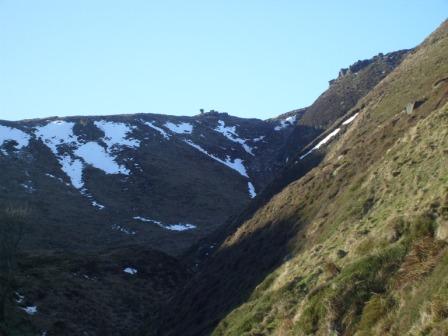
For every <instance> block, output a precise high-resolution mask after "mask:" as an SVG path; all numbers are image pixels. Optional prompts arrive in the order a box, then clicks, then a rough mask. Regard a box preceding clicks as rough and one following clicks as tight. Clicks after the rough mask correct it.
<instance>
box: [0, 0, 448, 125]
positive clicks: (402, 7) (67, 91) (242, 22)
mask: <svg viewBox="0 0 448 336" xmlns="http://www.w3.org/2000/svg"><path fill="white" fill-rule="evenodd" d="M447 13H448V0H426V1H422V0H406V1H404V0H394V1H390V0H388V1H386V0H377V1H373V2H360V1H354V0H348V1H333V0H313V1H300V0H296V1H293V0H270V1H266V0H223V1H218V0H216V1H214V0H203V1H202V0H190V1H185V0H164V1H151V0H146V1H144V0H126V1H125V0H122V1H114V0H107V1H106V0H104V1H103V0H95V1H94V0H76V1H75V0H72V1H69V0H67V1H60V0H39V1H36V0H27V1H25V0H0V48H1V49H0V51H1V52H0V77H1V80H0V119H9V120H18V119H24V118H35V117H47V116H55V115H58V116H66V115H100V114H117V113H137V112H151V113H162V114H175V115H194V114H197V113H198V110H199V108H204V109H206V110H209V109H216V110H219V111H226V112H229V113H231V114H234V115H238V116H242V117H256V118H262V119H265V118H269V117H273V116H275V115H278V114H280V113H284V112H287V111H289V110H292V109H295V108H299V107H304V106H307V105H309V104H311V103H312V102H313V101H314V100H315V99H316V98H317V96H318V95H319V94H321V93H322V92H323V91H324V90H325V89H326V88H327V86H328V80H330V79H332V78H334V77H336V76H337V73H338V70H339V69H340V68H342V67H347V66H348V65H350V64H351V63H353V62H355V61H356V60H358V59H364V58H370V57H372V56H373V55H375V54H377V53H379V52H384V53H386V52H390V51H394V50H397V49H402V48H410V47H413V46H415V45H417V44H418V43H420V42H421V41H422V40H423V39H424V38H425V37H426V36H427V35H428V34H429V33H430V32H431V31H433V30H434V29H435V28H436V27H437V26H438V25H439V24H440V23H441V22H442V21H443V20H444V19H445V18H446V14H447Z"/></svg>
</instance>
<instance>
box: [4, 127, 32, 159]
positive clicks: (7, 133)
mask: <svg viewBox="0 0 448 336" xmlns="http://www.w3.org/2000/svg"><path fill="white" fill-rule="evenodd" d="M30 138H31V137H30V136H29V135H28V134H26V133H25V132H22V131H21V130H19V129H17V128H12V127H7V126H3V125H0V146H2V145H3V144H4V143H5V142H7V141H15V142H16V143H17V144H16V145H15V148H16V149H17V150H20V149H22V148H25V147H27V146H28V144H29V142H30ZM2 152H3V153H4V154H7V152H6V151H5V150H2Z"/></svg>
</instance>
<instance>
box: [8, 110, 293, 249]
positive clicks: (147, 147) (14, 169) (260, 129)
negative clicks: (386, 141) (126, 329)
mask: <svg viewBox="0 0 448 336" xmlns="http://www.w3.org/2000/svg"><path fill="white" fill-rule="evenodd" d="M294 122H295V120H294V121H291V122H289V121H284V120H279V121H267V122H264V121H261V120H257V119H241V118H235V117H231V116H229V115H228V114H226V113H216V112H212V113H205V114H202V115H199V116H196V117H170V116H161V115H150V114H141V115H131V116H114V117H71V118H52V119H47V120H29V121H21V122H0V146H1V147H0V148H1V153H0V166H1V169H2V173H3V174H2V176H1V177H0V186H1V188H2V190H3V193H2V196H0V197H1V200H0V201H1V202H2V203H5V202H13V201H16V202H19V203H24V202H25V203H28V204H29V207H30V208H31V209H32V210H33V212H34V213H33V223H30V225H29V228H28V229H29V232H28V233H27V234H26V235H25V245H26V246H27V247H29V248H39V249H56V248H63V249H66V250H72V251H76V250H79V249H92V247H108V246H114V245H115V244H117V243H120V242H121V243H123V242H124V243H130V242H132V243H144V244H149V245H150V246H152V247H155V248H158V249H161V250H164V251H166V252H169V253H177V252H178V251H180V250H182V249H183V248H185V246H188V244H191V242H192V241H194V240H195V239H197V238H198V237H201V236H203V235H205V234H206V233H208V232H210V231H212V230H214V229H215V228H216V227H218V226H219V225H220V224H222V223H223V222H224V220H225V218H226V217H227V216H228V215H229V214H234V213H237V212H238V211H239V210H240V209H241V208H242V207H243V206H244V205H245V204H247V203H248V201H249V200H250V199H251V198H252V197H254V196H255V195H256V192H257V191H259V190H260V189H261V188H263V187H264V185H265V184H266V181H268V180H269V176H270V175H272V170H273V169H275V168H273V167H274V165H275V164H276V160H277V158H276V157H275V156H273V155H272V153H275V152H277V151H279V149H280V148H281V147H283V146H284V143H285V141H286V139H287V138H288V135H289V134H290V133H291V131H292V126H293V123H294ZM86 237H87V239H86Z"/></svg>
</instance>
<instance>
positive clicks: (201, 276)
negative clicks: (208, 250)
mask: <svg viewBox="0 0 448 336" xmlns="http://www.w3.org/2000/svg"><path fill="white" fill-rule="evenodd" d="M322 158H323V154H322V153H315V154H313V155H310V156H309V157H307V159H306V160H303V161H300V162H298V163H297V164H294V163H293V164H291V165H290V166H289V168H288V169H286V171H285V172H284V174H282V178H277V179H276V180H274V182H272V183H271V184H270V186H269V187H268V188H267V189H266V190H265V191H264V192H263V193H262V194H261V195H260V196H259V197H257V199H256V200H254V202H252V203H251V204H250V206H249V207H248V208H247V209H246V210H245V211H244V212H243V213H242V214H240V215H239V216H238V217H237V218H235V219H234V220H233V222H232V223H231V224H230V225H229V226H228V227H227V228H226V229H225V230H223V231H221V232H219V233H217V234H216V236H215V238H216V239H219V243H218V245H219V244H220V243H222V241H224V239H225V238H226V237H228V235H229V234H230V233H233V232H234V231H235V230H236V229H237V228H238V227H239V226H240V225H241V224H242V223H244V222H245V221H246V220H247V219H248V218H250V217H252V216H253V214H254V213H255V211H257V210H258V209H260V208H261V207H262V206H263V205H265V204H266V203H267V202H268V201H269V200H270V199H271V198H272V196H274V195H275V194H277V193H278V192H280V191H281V190H282V189H283V188H284V187H285V186H287V185H288V184H289V183H291V182H292V181H295V180H297V179H298V178H300V177H302V176H303V175H305V174H306V173H307V172H308V171H309V170H310V169H312V168H313V167H315V166H316V165H318V164H319V162H320V161H321V160H322ZM261 220H263V219H262V218H261ZM305 224H306V223H303V222H301V220H300V218H288V219H287V220H283V221H279V222H271V223H267V224H266V225H264V226H263V228H262V229H259V230H255V231H254V232H252V233H251V234H250V235H248V236H246V237H245V238H244V239H242V240H240V241H239V242H238V243H236V244H234V245H231V246H229V247H227V248H224V249H222V250H220V251H217V252H216V253H215V254H214V255H212V256H211V257H210V258H208V259H206V260H204V261H203V262H204V264H203V265H202V266H201V269H200V270H199V271H198V272H197V273H196V274H195V276H194V277H193V278H192V279H191V280H190V281H189V282H188V283H187V284H186V286H185V287H184V288H182V289H181V290H179V291H178V292H177V293H176V295H175V296H174V298H173V300H172V301H170V302H168V304H167V309H166V310H165V311H162V312H161V314H160V316H159V318H158V319H159V321H158V322H157V324H158V328H154V324H153V323H154V321H153V323H152V324H153V325H152V326H151V327H149V326H148V330H150V332H149V334H148V335H151V336H152V335H184V336H190V335H191V336H193V335H194V336H198V335H209V334H210V333H211V332H212V330H213V329H214V328H215V327H216V325H217V324H218V323H219V321H220V320H222V319H223V318H224V317H225V316H226V315H227V314H229V313H230V312H231V311H232V310H233V309H235V308H236V307H238V306H239V305H240V304H241V303H243V302H245V301H247V299H248V298H249V297H250V295H251V294H252V292H253V290H254V288H255V287H256V286H257V285H258V284H260V283H261V282H262V281H263V280H264V279H265V277H266V276H267V275H268V274H270V273H271V272H272V271H273V270H274V269H276V268H277V267H278V266H279V265H281V263H282V262H283V261H284V260H285V258H286V257H287V256H288V254H289V251H288V248H287V246H288V241H289V240H290V239H291V238H293V237H295V236H296V234H297V233H298V231H299V230H301V229H302V228H303V227H304V225H305ZM151 329H152V330H151Z"/></svg>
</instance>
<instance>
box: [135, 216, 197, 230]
mask: <svg viewBox="0 0 448 336" xmlns="http://www.w3.org/2000/svg"><path fill="white" fill-rule="evenodd" d="M133 218H134V219H136V220H139V221H141V222H145V223H154V224H156V225H158V226H160V227H161V228H163V229H166V230H171V231H187V230H192V229H196V225H193V224H183V223H179V224H162V222H160V221H157V220H154V219H148V218H144V217H141V216H135V217H133Z"/></svg>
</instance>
